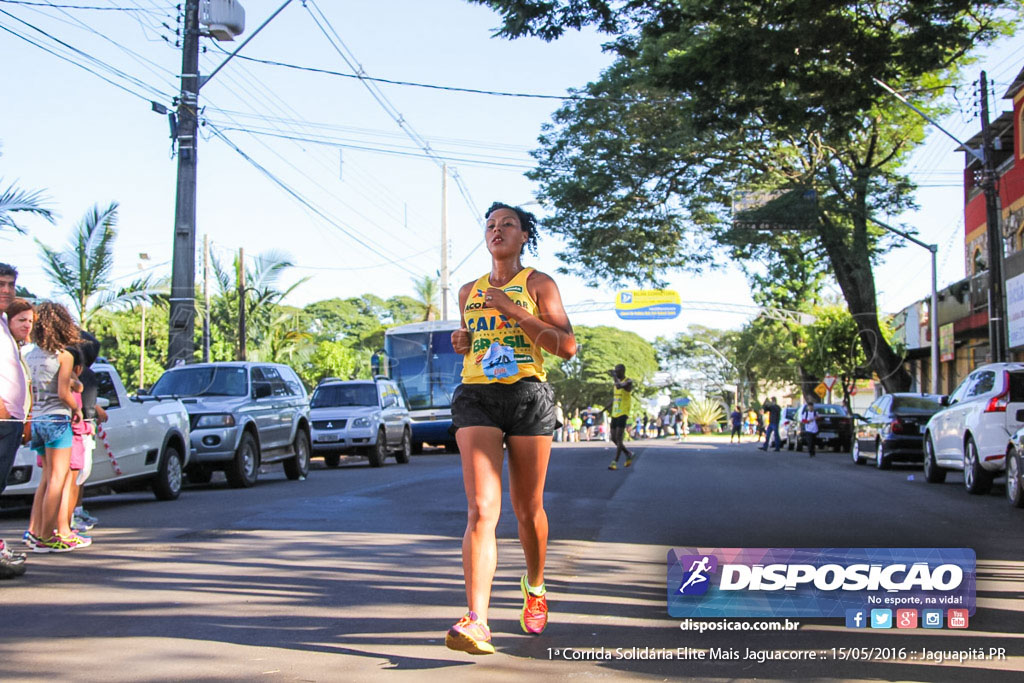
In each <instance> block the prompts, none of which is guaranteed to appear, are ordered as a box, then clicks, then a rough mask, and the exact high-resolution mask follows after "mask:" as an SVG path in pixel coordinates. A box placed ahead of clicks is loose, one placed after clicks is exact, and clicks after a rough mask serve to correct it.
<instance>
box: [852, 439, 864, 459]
mask: <svg viewBox="0 0 1024 683" xmlns="http://www.w3.org/2000/svg"><path fill="white" fill-rule="evenodd" d="M850 457H851V458H853V464H854V465H863V464H864V460H863V459H862V458H861V456H860V441H858V440H857V439H854V440H853V448H851V449H850Z"/></svg>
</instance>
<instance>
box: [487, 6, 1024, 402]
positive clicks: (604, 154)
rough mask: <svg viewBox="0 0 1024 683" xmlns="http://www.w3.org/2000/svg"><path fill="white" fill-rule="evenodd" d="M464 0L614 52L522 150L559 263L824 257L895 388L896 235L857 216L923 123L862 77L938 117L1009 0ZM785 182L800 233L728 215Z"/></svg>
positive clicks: (588, 266) (508, 27)
mask: <svg viewBox="0 0 1024 683" xmlns="http://www.w3.org/2000/svg"><path fill="white" fill-rule="evenodd" d="M473 1H475V2H478V3H480V4H485V5H488V6H490V7H492V8H494V9H496V10H498V11H499V12H500V13H501V15H502V17H503V19H504V23H503V25H502V27H501V28H500V29H499V30H498V33H499V34H500V35H504V36H507V37H519V36H526V35H535V36H539V37H541V38H543V39H545V40H551V39H554V38H557V37H558V36H559V35H561V33H562V32H563V31H565V30H566V29H568V28H580V27H583V26H587V25H591V26H596V27H597V28H598V29H599V30H601V31H604V32H606V33H609V34H610V35H611V36H612V40H611V41H610V42H609V43H608V44H607V45H606V49H608V50H610V51H612V52H613V53H614V54H616V56H617V60H616V61H615V63H614V64H613V65H612V66H611V67H610V68H609V69H608V70H607V71H606V72H605V73H604V74H602V76H601V78H600V79H598V80H597V81H595V82H593V83H590V84H588V85H587V86H586V87H585V88H584V89H583V90H582V91H580V92H579V93H578V97H577V98H575V99H572V100H570V101H569V102H568V103H567V104H565V105H564V106H563V107H562V108H561V109H559V110H558V111H557V112H556V113H555V114H554V118H553V122H552V123H551V124H548V125H547V126H546V127H545V130H544V131H543V133H542V135H541V138H540V143H541V149H539V150H538V151H536V152H535V153H534V155H535V157H536V159H537V163H538V165H537V168H536V169H535V170H534V171H533V172H532V173H531V177H532V178H533V179H535V180H537V181H538V182H539V183H540V185H541V193H540V199H541V201H542V203H544V204H546V205H548V206H549V207H550V208H551V210H552V213H551V215H550V217H549V218H548V219H547V220H546V221H545V225H546V227H547V228H548V229H550V230H552V231H553V232H555V233H557V234H559V235H561V236H562V237H563V238H565V241H566V244H567V249H566V251H565V252H564V253H562V254H560V256H561V257H562V259H563V260H564V261H565V262H566V263H567V264H569V265H568V266H567V269H568V270H571V271H574V272H576V273H578V274H580V275H581V276H583V277H585V278H587V279H588V280H589V281H591V282H592V283H595V284H596V283H597V282H599V281H621V280H632V281H637V282H640V283H643V284H661V283H662V282H663V278H664V276H665V275H666V274H667V272H669V271H672V270H700V269H702V268H705V267H708V266H711V265H713V263H714V262H715V260H716V258H720V257H721V256H722V255H723V253H725V254H729V255H731V256H734V257H736V258H739V259H757V260H758V261H759V262H760V263H764V264H767V266H768V268H769V271H770V270H771V269H772V267H780V266H781V267H782V270H784V271H792V266H793V264H792V263H785V259H792V257H793V256H794V255H799V256H800V257H801V258H803V259H804V260H806V261H807V262H808V265H807V267H806V268H805V270H806V271H807V272H805V273H803V276H806V277H803V279H805V280H807V279H808V277H809V281H812V282H813V280H814V277H813V276H814V275H815V273H814V272H813V270H814V266H815V265H816V264H818V263H820V262H822V261H824V262H827V264H828V266H829V269H830V270H831V273H832V275H833V276H834V277H835V279H836V281H837V282H838V284H839V287H840V289H841V290H842V293H843V296H844V298H845V300H846V303H847V305H848V307H849V309H850V312H851V313H852V314H853V319H854V321H855V322H856V324H857V330H858V338H859V340H860V343H861V345H862V347H863V350H864V354H865V357H866V358H868V359H869V362H870V363H871V367H872V369H873V370H874V371H875V372H876V373H877V374H878V375H879V377H882V378H883V382H884V383H885V385H886V387H887V388H888V389H889V390H890V391H894V390H901V389H906V388H907V387H908V385H909V376H908V375H907V374H906V372H905V371H903V370H902V367H901V364H902V359H901V358H900V357H899V355H898V354H897V353H896V352H895V351H894V350H893V349H892V348H891V347H890V346H889V345H888V344H887V343H885V341H884V336H883V335H882V333H881V327H880V324H879V320H878V314H877V309H876V297H875V283H874V276H873V273H872V265H873V264H874V263H875V262H876V261H877V259H878V258H879V257H880V256H881V254H882V253H884V252H885V251H886V250H887V249H888V248H889V247H890V246H891V244H892V241H891V239H890V238H889V237H887V236H886V235H885V233H883V232H882V231H881V230H880V229H878V228H876V227H875V226H874V225H873V224H872V223H871V222H870V220H869V217H870V216H872V215H878V214H889V215H893V214H900V213H902V212H903V211H905V210H907V209H910V208H912V207H913V196H912V192H913V190H914V185H913V183H912V182H911V180H910V179H909V177H908V176H907V175H906V174H905V173H903V172H902V171H901V164H902V163H903V161H904V160H905V159H906V157H907V155H908V154H909V153H910V151H911V150H912V149H913V147H914V146H915V145H917V144H918V143H920V142H921V141H922V140H923V138H924V135H925V122H924V121H923V120H922V119H921V118H920V117H919V116H918V115H917V114H915V113H913V112H912V111H910V110H909V109H907V108H906V107H904V106H903V105H902V104H900V103H899V102H897V101H896V100H895V99H894V98H892V96H891V95H889V94H888V93H887V92H885V91H884V90H882V89H881V88H880V87H879V86H878V85H877V84H875V83H874V81H873V80H872V79H873V78H879V79H881V80H883V81H886V82H888V83H891V84H893V85H894V86H895V87H896V88H898V89H901V90H903V91H904V92H905V94H906V96H907V97H908V98H909V99H910V100H911V101H913V102H914V103H915V105H916V106H917V107H918V108H920V109H923V110H927V111H930V112H932V113H939V112H941V111H942V108H943V100H942V99H941V98H942V95H943V93H944V92H945V89H946V88H947V87H948V86H949V85H951V84H952V83H953V82H955V79H956V78H957V77H958V72H957V69H958V67H959V66H960V65H962V63H963V62H964V60H965V57H966V55H967V54H968V52H969V51H970V50H971V49H972V48H973V47H975V46H977V45H980V44H983V43H985V42H986V41H990V40H992V39H993V38H994V37H996V36H997V35H999V34H1000V33H1001V32H1006V31H1008V30H1009V26H1010V25H1011V23H1010V19H1011V16H1010V15H1011V14H1012V12H1017V13H1020V12H1021V9H1020V5H1019V4H1018V3H1017V2H1010V1H1009V0H980V1H967V0H959V1H958V0H952V1H951V0H931V1H928V0H884V1H883V0H876V1H873V2H872V1H860V2H854V1H850V2H833V3H824V2H817V1H815V0H779V1H778V2H770V3H765V2H759V1H757V2H755V1H753V0H751V1H744V0H723V1H722V2H715V3H708V2H705V1H704V0H676V1H674V2H666V1H657V0H646V1H644V0H630V1H626V2H601V1H599V0H552V1H545V2H537V1H535V0H473ZM787 190H792V191H799V192H801V193H804V194H805V195H806V196H808V197H810V198H811V200H810V201H811V202H812V205H811V207H812V212H811V218H812V220H811V221H810V222H809V223H808V222H807V221H806V220H803V219H802V220H801V223H803V224H802V225H800V226H799V230H801V231H802V232H797V231H796V230H795V229H793V228H794V227H795V226H792V225H787V219H789V220H790V221H791V217H787V215H785V214H783V215H780V216H779V217H778V219H777V220H776V221H775V222H776V223H777V224H778V225H777V228H778V229H776V230H765V229H763V227H764V226H763V225H758V226H753V227H752V226H750V225H748V224H744V223H741V222H734V221H733V213H732V211H733V204H734V199H735V198H736V197H737V196H739V195H740V194H741V193H745V194H746V195H748V196H749V195H753V196H762V197H768V196H771V195H770V193H775V192H779V191H787ZM624 254H628V258H625V257H624ZM779 259H782V260H783V261H782V262H780V261H779ZM762 284H764V283H762ZM769 284H770V283H769Z"/></svg>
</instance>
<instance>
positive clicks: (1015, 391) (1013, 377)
mask: <svg viewBox="0 0 1024 683" xmlns="http://www.w3.org/2000/svg"><path fill="white" fill-rule="evenodd" d="M1008 376H1009V379H1010V386H1009V391H1008V392H1007V403H1006V431H1007V432H1009V433H1010V434H1013V433H1014V432H1016V431H1017V430H1018V429H1020V428H1021V427H1022V426H1024V420H1018V419H1017V412H1018V411H1020V410H1024V370H1011V371H1010V372H1009V373H1008Z"/></svg>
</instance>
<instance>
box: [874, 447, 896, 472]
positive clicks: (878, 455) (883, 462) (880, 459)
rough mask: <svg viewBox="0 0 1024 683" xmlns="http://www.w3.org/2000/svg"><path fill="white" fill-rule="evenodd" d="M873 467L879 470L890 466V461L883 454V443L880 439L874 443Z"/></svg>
mask: <svg viewBox="0 0 1024 683" xmlns="http://www.w3.org/2000/svg"><path fill="white" fill-rule="evenodd" d="M875 467H877V468H878V469H880V470H887V469H889V468H890V467H892V461H891V460H889V456H888V455H886V454H885V445H884V444H883V443H882V442H881V441H879V442H878V443H876V444H875Z"/></svg>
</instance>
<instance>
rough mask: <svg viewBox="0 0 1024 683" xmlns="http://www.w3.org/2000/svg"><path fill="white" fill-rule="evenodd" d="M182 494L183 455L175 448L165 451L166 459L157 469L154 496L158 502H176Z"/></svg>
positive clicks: (169, 447) (168, 447)
mask: <svg viewBox="0 0 1024 683" xmlns="http://www.w3.org/2000/svg"><path fill="white" fill-rule="evenodd" d="M180 493H181V454H180V453H178V449H177V448H176V447H175V446H172V445H168V446H167V448H165V449H164V457H163V458H161V460H160V466H159V467H157V469H156V479H154V480H153V494H154V495H156V497H157V499H158V500H174V499H176V498H177V497H178V495H179V494H180Z"/></svg>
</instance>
